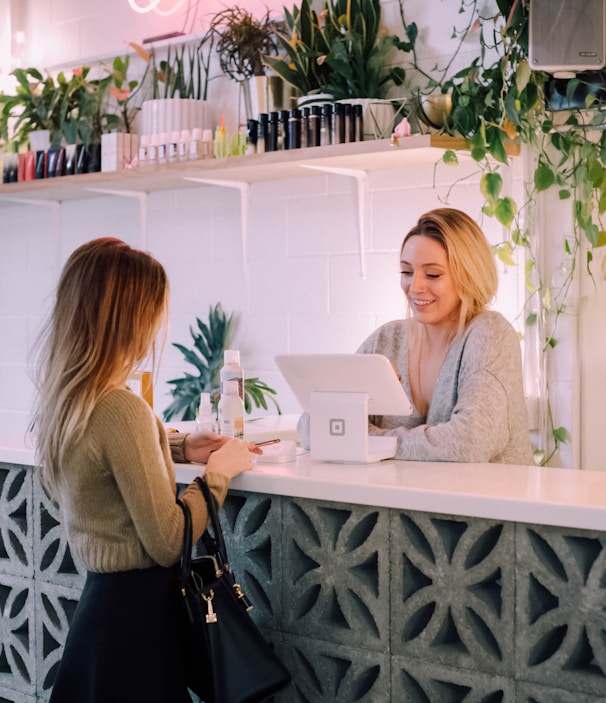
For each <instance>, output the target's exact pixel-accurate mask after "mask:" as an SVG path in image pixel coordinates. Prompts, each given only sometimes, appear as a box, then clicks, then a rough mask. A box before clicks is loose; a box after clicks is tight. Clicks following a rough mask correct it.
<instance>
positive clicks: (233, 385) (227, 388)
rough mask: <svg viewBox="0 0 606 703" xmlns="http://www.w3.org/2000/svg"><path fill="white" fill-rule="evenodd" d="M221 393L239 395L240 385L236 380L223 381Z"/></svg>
mask: <svg viewBox="0 0 606 703" xmlns="http://www.w3.org/2000/svg"><path fill="white" fill-rule="evenodd" d="M223 394H224V395H237V396H239V395H240V387H239V385H238V381H233V380H232V381H223Z"/></svg>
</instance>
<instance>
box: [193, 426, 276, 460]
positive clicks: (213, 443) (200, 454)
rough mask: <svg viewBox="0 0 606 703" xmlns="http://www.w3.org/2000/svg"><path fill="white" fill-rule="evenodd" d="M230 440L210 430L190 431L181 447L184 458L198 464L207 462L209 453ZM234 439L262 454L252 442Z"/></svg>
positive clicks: (254, 452) (247, 448)
mask: <svg viewBox="0 0 606 703" xmlns="http://www.w3.org/2000/svg"><path fill="white" fill-rule="evenodd" d="M230 440H231V438H230V437H224V436H223V435H220V434H217V433H216V432H212V431H210V430H200V431H199V432H192V433H191V434H189V435H187V437H186V438H185V444H184V447H183V451H184V455H185V459H186V460H187V461H193V462H195V463H199V464H207V463H208V462H209V460H210V458H211V455H212V454H213V453H214V452H217V451H218V450H219V449H221V448H222V447H224V446H225V445H226V444H227V443H228V442H230ZM236 441H237V442H239V443H240V444H243V445H244V447H245V449H246V451H248V452H252V453H253V454H263V450H261V449H259V448H258V447H256V446H255V445H254V444H253V443H252V442H244V441H243V440H236ZM249 458H252V457H249Z"/></svg>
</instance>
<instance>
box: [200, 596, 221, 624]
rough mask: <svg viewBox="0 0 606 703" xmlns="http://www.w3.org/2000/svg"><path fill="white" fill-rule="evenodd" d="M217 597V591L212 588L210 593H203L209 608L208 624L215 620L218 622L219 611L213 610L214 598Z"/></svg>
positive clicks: (207, 614) (207, 613)
mask: <svg viewBox="0 0 606 703" xmlns="http://www.w3.org/2000/svg"><path fill="white" fill-rule="evenodd" d="M214 597H215V592H214V591H213V589H212V588H211V589H210V592H209V594H208V595H206V594H204V593H203V594H202V598H204V600H205V601H206V607H207V608H208V610H207V612H206V624H207V625H210V624H211V623H213V622H217V613H215V611H214V610H213V598H214Z"/></svg>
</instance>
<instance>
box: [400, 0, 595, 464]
mask: <svg viewBox="0 0 606 703" xmlns="http://www.w3.org/2000/svg"><path fill="white" fill-rule="evenodd" d="M399 4H400V14H401V17H402V22H403V24H404V27H405V28H408V27H410V25H407V24H406V20H405V17H404V9H403V2H402V0H399ZM496 4H497V13H496V14H493V15H491V16H486V17H483V16H482V15H481V13H480V12H479V3H478V1H477V0H471V1H467V0H463V1H462V2H461V5H460V13H461V14H462V15H464V16H466V17H467V18H468V23H467V25H466V26H465V27H464V28H463V29H462V30H460V31H459V30H456V29H455V30H454V32H453V36H458V38H459V43H458V49H457V51H456V52H455V55H453V56H452V57H451V58H450V59H449V61H448V63H447V65H446V67H444V68H443V69H439V68H437V67H436V68H435V69H434V71H432V72H430V73H428V72H426V71H425V70H423V68H422V67H420V66H419V64H418V61H417V54H416V47H415V43H416V40H417V36H416V31H415V28H414V27H413V28H412V30H411V31H408V36H409V38H410V37H412V38H413V41H412V44H413V46H412V49H411V55H412V58H413V69H414V70H415V71H416V74H417V76H421V77H423V78H425V79H426V84H425V85H424V86H421V87H420V89H419V92H420V93H421V94H432V93H436V92H437V93H441V94H447V95H449V96H450V100H451V105H452V108H451V111H450V113H449V115H448V119H447V120H444V122H443V125H442V127H441V129H440V131H441V132H442V133H445V134H449V135H452V136H463V137H465V139H466V140H467V144H468V147H469V149H470V152H471V156H472V157H473V159H474V160H475V161H476V162H477V164H478V166H479V168H480V169H481V178H480V188H481V192H482V194H483V196H484V198H485V200H486V202H485V206H484V208H483V211H484V214H486V215H487V216H490V217H495V218H496V219H497V220H498V221H499V222H500V223H501V224H502V225H503V226H504V227H505V229H506V232H507V233H508V238H506V239H505V240H504V241H503V242H502V243H500V244H499V245H497V246H496V247H495V253H496V255H497V256H498V257H499V259H500V260H501V261H502V262H503V263H505V264H513V263H514V260H513V257H512V253H513V251H514V250H515V249H517V248H519V247H522V248H523V250H524V253H525V261H526V263H525V271H526V287H527V290H528V292H529V295H528V298H527V300H526V303H525V310H524V315H525V323H526V328H527V329H528V330H530V329H531V328H532V327H536V326H537V325H538V328H539V333H538V334H539V338H540V339H541V340H542V347H541V348H540V351H539V353H540V355H541V357H542V358H541V359H540V360H539V368H545V358H546V357H547V355H549V354H550V352H551V350H553V349H554V347H555V346H556V345H557V325H558V320H559V318H560V316H561V315H562V314H563V313H564V312H565V311H566V310H567V308H568V306H567V298H568V295H569V291H570V286H571V284H572V281H573V279H574V276H575V270H576V267H577V265H578V264H579V261H580V256H581V252H582V251H584V250H586V255H585V256H586V258H585V261H584V262H583V263H584V265H585V267H586V269H587V270H588V271H589V272H590V273H591V263H592V260H593V252H594V250H595V248H596V247H600V246H603V245H604V244H606V232H605V231H604V226H603V224H602V222H601V216H602V215H603V213H604V212H605V211H606V132H605V131H604V130H603V126H604V125H605V124H606V116H605V114H604V112H603V111H602V110H593V111H592V112H591V113H589V112H587V108H591V107H597V106H598V104H600V101H603V93H604V91H603V86H601V85H600V84H599V83H597V84H596V83H593V82H592V81H591V80H588V79H587V78H585V77H584V76H583V74H582V73H581V74H578V75H577V77H576V78H574V79H572V80H570V81H568V83H567V86H566V90H565V93H566V95H565V98H564V100H563V102H564V107H567V108H568V110H566V111H563V112H561V113H559V116H558V115H557V114H556V113H555V112H554V111H553V110H552V109H551V108H550V103H549V95H550V92H551V89H552V88H553V81H554V78H553V77H552V76H550V75H549V74H547V73H545V72H543V71H532V70H531V68H530V66H529V63H528V21H529V19H528V2H525V1H524V0H496ZM472 32H478V33H479V36H480V52H479V55H478V56H477V57H475V58H473V59H472V61H471V63H470V64H469V65H467V66H466V67H464V68H460V69H459V70H457V72H456V73H455V74H454V75H450V68H451V66H452V65H453V62H454V61H455V59H456V58H457V54H458V53H459V50H460V49H461V47H462V46H463V44H464V42H465V41H466V39H467V38H468V37H469V36H470V33H472ZM578 92H580V93H581V94H582V95H584V96H585V98H584V102H583V103H582V104H581V105H580V107H579V105H578V101H575V100H574V97H575V96H576V95H577V93H578ZM512 143H520V144H525V145H527V146H528V147H529V148H530V153H531V154H532V155H533V157H534V168H533V172H532V176H531V178H530V180H529V181H528V182H527V183H525V200H524V202H523V203H516V202H515V200H514V199H513V198H512V197H511V196H510V195H505V194H504V193H503V190H504V189H503V177H502V174H501V167H502V166H503V165H507V164H508V163H509V154H508V151H509V147H510V146H511V144H512ZM444 161H445V162H446V163H448V164H456V163H457V161H458V159H457V156H456V153H455V152H454V151H451V150H449V151H447V152H446V153H445V155H444ZM552 187H555V188H557V189H558V195H559V197H560V199H562V200H570V201H571V207H572V214H573V223H574V224H573V231H572V232H570V233H567V234H566V236H565V238H564V241H563V251H564V254H565V256H566V258H567V261H568V264H567V267H566V270H565V271H563V275H562V276H561V277H560V280H559V281H558V283H557V284H554V283H553V282H547V281H545V280H543V278H542V276H541V272H540V271H539V267H538V266H537V257H538V251H537V247H538V244H537V242H536V238H535V236H534V233H533V224H534V221H533V216H532V209H533V205H534V204H535V203H536V201H537V198H538V197H539V194H540V193H541V192H543V191H546V190H548V189H549V188H552ZM583 239H584V240H585V246H582V243H583ZM545 395H546V397H545V398H544V399H543V400H544V405H545V408H546V411H545V413H546V426H547V432H548V436H546V437H544V438H543V441H544V443H545V446H544V447H543V448H541V449H539V450H537V458H538V460H539V461H540V462H541V463H542V464H546V463H548V462H549V461H550V460H551V459H552V458H553V457H554V455H555V454H556V453H557V451H558V449H559V447H560V445H561V444H562V443H565V442H566V441H567V438H568V433H567V431H566V428H565V427H562V426H558V423H557V422H556V421H555V419H554V417H553V415H552V410H551V401H550V397H549V386H548V384H546V386H545Z"/></svg>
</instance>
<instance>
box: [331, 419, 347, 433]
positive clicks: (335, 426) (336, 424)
mask: <svg viewBox="0 0 606 703" xmlns="http://www.w3.org/2000/svg"><path fill="white" fill-rule="evenodd" d="M330 434H331V436H332V437H343V435H344V434H345V420H343V419H342V418H340V417H332V418H331V419H330Z"/></svg>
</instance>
